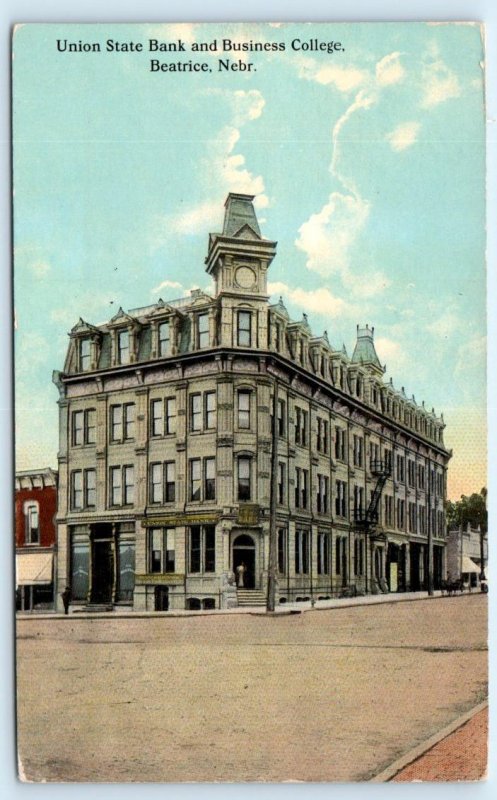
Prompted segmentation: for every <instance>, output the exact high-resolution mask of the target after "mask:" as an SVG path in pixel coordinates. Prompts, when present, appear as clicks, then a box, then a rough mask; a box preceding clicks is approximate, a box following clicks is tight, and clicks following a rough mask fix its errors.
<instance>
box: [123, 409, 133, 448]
mask: <svg viewBox="0 0 497 800" xmlns="http://www.w3.org/2000/svg"><path fill="white" fill-rule="evenodd" d="M134 435H135V404H134V403H126V405H124V406H123V439H133V437H134Z"/></svg>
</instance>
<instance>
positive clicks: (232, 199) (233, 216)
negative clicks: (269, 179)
mask: <svg viewBox="0 0 497 800" xmlns="http://www.w3.org/2000/svg"><path fill="white" fill-rule="evenodd" d="M254 197H255V195H252V194H235V193H234V192H230V193H229V195H228V197H227V198H226V202H225V204H224V206H225V209H226V211H225V213H224V225H223V236H232V237H237V238H241V239H254V238H255V239H262V236H261V230H260V228H259V223H258V222H257V217H256V215H255V211H254V206H253V205H252V202H253V200H254Z"/></svg>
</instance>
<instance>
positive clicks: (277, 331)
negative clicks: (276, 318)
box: [274, 322, 281, 353]
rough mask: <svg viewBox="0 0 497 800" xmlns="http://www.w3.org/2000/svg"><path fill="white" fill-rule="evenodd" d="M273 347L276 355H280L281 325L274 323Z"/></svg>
mask: <svg viewBox="0 0 497 800" xmlns="http://www.w3.org/2000/svg"><path fill="white" fill-rule="evenodd" d="M274 347H275V350H276V352H277V353H281V323H280V322H275V323H274Z"/></svg>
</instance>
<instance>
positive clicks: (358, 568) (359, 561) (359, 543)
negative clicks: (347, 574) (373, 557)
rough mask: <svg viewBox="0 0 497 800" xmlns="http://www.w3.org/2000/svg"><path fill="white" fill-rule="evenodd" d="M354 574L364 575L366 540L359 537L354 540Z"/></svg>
mask: <svg viewBox="0 0 497 800" xmlns="http://www.w3.org/2000/svg"><path fill="white" fill-rule="evenodd" d="M354 573H355V574H356V575H364V540H363V539H360V538H359V537H358V536H356V538H355V540H354Z"/></svg>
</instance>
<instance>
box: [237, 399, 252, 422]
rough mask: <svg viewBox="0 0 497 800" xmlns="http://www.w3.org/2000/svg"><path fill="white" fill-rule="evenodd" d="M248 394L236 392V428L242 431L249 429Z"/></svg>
mask: <svg viewBox="0 0 497 800" xmlns="http://www.w3.org/2000/svg"><path fill="white" fill-rule="evenodd" d="M250 394H251V393H250V392H247V391H240V392H238V427H239V428H241V429H243V430H248V429H249V428H250Z"/></svg>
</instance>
